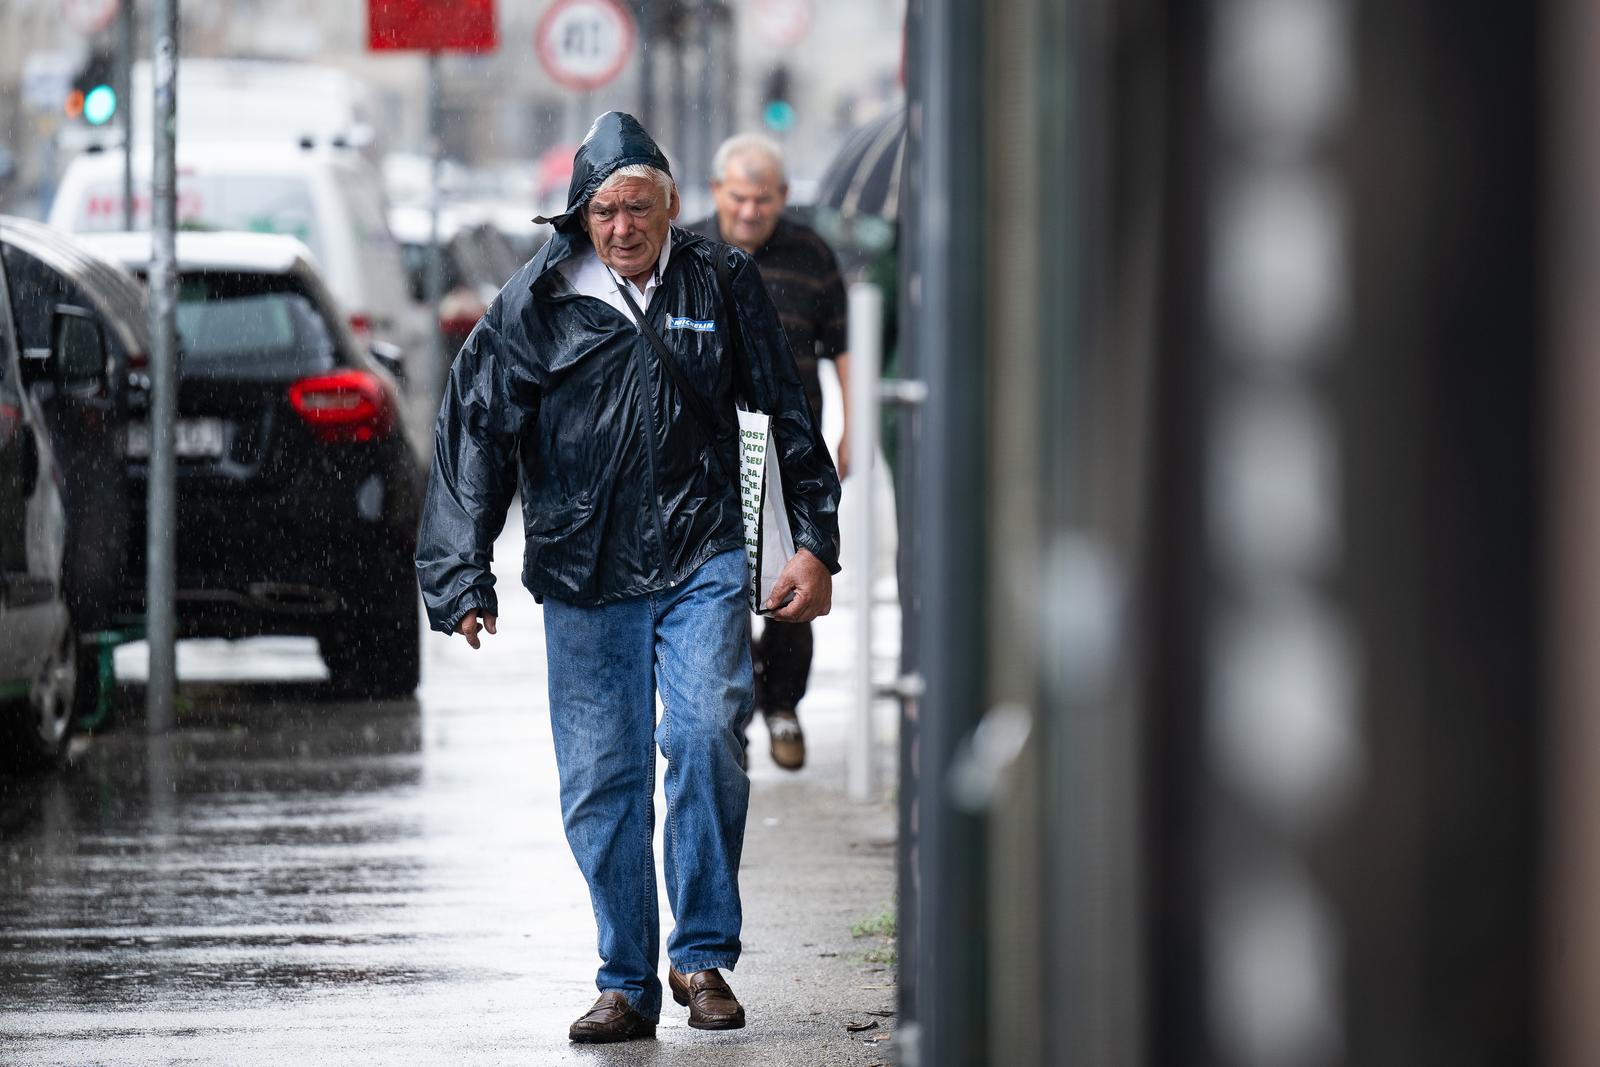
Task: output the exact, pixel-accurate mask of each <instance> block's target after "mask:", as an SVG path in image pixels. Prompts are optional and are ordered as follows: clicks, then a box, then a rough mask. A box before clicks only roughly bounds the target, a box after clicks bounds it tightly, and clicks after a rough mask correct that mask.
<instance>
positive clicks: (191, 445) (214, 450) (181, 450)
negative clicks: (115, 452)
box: [128, 419, 222, 459]
mask: <svg viewBox="0 0 1600 1067" xmlns="http://www.w3.org/2000/svg"><path fill="white" fill-rule="evenodd" d="M172 443H173V450H174V451H175V452H176V453H177V456H178V458H179V459H216V458H217V457H218V456H220V455H222V420H221V419H179V420H178V424H177V425H176V426H175V427H173V439H172ZM149 455H150V427H149V425H148V424H147V423H143V422H131V423H129V424H128V456H129V458H131V459H146V458H148V457H149Z"/></svg>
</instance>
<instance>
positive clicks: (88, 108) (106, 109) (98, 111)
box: [83, 85, 117, 126]
mask: <svg viewBox="0 0 1600 1067" xmlns="http://www.w3.org/2000/svg"><path fill="white" fill-rule="evenodd" d="M116 113H117V92H116V90H115V89H113V88H111V86H109V85H96V86H95V87H94V88H93V89H90V90H89V91H88V92H87V93H85V94H84V95H83V120H84V121H85V122H87V123H88V124H89V125H91V126H104V125H105V124H106V123H108V122H110V121H111V116H113V115H115V114H116Z"/></svg>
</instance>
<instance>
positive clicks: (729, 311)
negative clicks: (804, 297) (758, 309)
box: [712, 244, 760, 411]
mask: <svg viewBox="0 0 1600 1067" xmlns="http://www.w3.org/2000/svg"><path fill="white" fill-rule="evenodd" d="M713 247H714V248H715V251H714V252H713V253H712V256H713V258H714V259H715V260H716V264H717V288H718V289H720V290H722V312H723V316H724V318H725V319H726V320H727V321H726V328H727V346H728V354H729V355H730V356H732V357H733V373H734V375H735V377H734V381H735V382H736V383H737V384H738V386H739V388H740V389H741V390H743V391H744V402H745V403H746V404H748V405H750V409H751V410H752V411H754V410H757V409H758V408H759V406H760V405H758V404H757V403H756V395H755V383H754V382H753V381H752V380H751V378H750V363H749V361H748V360H746V359H745V358H744V334H743V331H741V330H740V329H739V305H738V304H737V303H736V302H735V301H734V299H733V281H732V279H731V278H730V276H729V274H728V249H729V248H730V247H731V246H729V245H725V244H718V245H714V246H713Z"/></svg>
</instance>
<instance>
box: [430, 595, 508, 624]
mask: <svg viewBox="0 0 1600 1067" xmlns="http://www.w3.org/2000/svg"><path fill="white" fill-rule="evenodd" d="M472 611H476V612H478V613H479V614H480V615H496V616H498V615H499V614H500V601H499V598H498V597H496V596H495V595H494V590H493V589H491V588H489V587H488V586H483V585H475V586H473V587H472V588H471V589H468V590H467V591H466V592H465V593H462V594H461V599H459V600H457V601H456V606H455V610H454V611H452V612H451V613H450V614H449V615H448V616H446V617H444V618H443V619H441V620H439V621H436V622H435V623H434V625H433V628H434V629H435V630H438V631H440V632H441V633H447V634H453V633H455V632H456V627H457V626H460V625H461V620H462V619H464V618H466V617H467V613H468V612H472Z"/></svg>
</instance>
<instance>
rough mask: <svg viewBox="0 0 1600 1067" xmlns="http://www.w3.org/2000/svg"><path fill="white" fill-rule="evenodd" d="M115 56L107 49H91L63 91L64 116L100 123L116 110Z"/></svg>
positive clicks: (90, 123) (94, 123) (108, 118)
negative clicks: (65, 114)
mask: <svg viewBox="0 0 1600 1067" xmlns="http://www.w3.org/2000/svg"><path fill="white" fill-rule="evenodd" d="M116 71H117V63H116V58H115V57H114V56H113V55H112V54H111V53H110V52H108V51H105V50H103V49H95V50H94V51H92V52H90V53H89V55H88V58H86V59H85V60H84V61H83V66H81V67H79V68H78V72H77V74H75V75H74V76H73V78H72V89H71V90H70V91H69V92H68V93H67V104H66V112H67V117H68V118H74V119H77V118H81V119H83V121H85V122H87V123H88V124H89V125H91V126H104V125H105V124H106V123H108V122H110V121H111V119H112V118H113V117H114V116H115V115H116V113H117V89H116V81H115V75H116Z"/></svg>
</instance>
